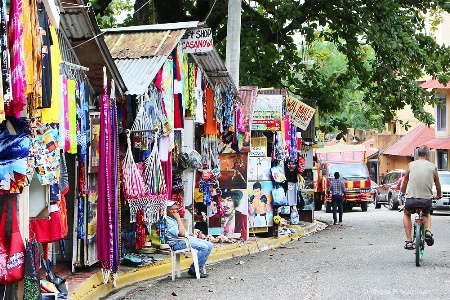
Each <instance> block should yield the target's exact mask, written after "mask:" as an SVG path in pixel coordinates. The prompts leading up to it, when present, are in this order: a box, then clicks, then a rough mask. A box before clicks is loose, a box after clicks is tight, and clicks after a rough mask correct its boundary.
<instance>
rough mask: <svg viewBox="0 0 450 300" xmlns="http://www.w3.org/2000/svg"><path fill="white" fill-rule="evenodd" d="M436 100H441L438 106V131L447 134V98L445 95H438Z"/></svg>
mask: <svg viewBox="0 0 450 300" xmlns="http://www.w3.org/2000/svg"><path fill="white" fill-rule="evenodd" d="M436 98H438V99H440V100H441V103H439V104H438V105H437V106H436V131H445V132H447V98H446V96H445V95H437V96H436Z"/></svg>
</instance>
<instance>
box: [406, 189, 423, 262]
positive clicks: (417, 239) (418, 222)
mask: <svg viewBox="0 0 450 300" xmlns="http://www.w3.org/2000/svg"><path fill="white" fill-rule="evenodd" d="M399 196H400V197H399V198H401V201H402V203H403V205H402V207H401V208H400V209H399V211H400V212H401V211H403V210H404V209H405V199H404V198H403V197H402V195H401V194H400V195H399ZM415 211H416V212H415V217H414V233H413V236H412V243H413V247H414V254H415V257H416V267H420V261H421V260H422V257H423V254H424V252H425V233H426V229H425V224H424V223H423V213H422V208H416V209H415Z"/></svg>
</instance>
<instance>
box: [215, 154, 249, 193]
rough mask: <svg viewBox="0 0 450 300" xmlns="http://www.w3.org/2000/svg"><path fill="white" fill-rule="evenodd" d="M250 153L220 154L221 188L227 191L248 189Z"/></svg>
mask: <svg viewBox="0 0 450 300" xmlns="http://www.w3.org/2000/svg"><path fill="white" fill-rule="evenodd" d="M247 156H248V153H228V154H220V155H219V159H220V176H219V178H218V180H219V183H220V187H221V188H227V189H245V188H246V187H247Z"/></svg>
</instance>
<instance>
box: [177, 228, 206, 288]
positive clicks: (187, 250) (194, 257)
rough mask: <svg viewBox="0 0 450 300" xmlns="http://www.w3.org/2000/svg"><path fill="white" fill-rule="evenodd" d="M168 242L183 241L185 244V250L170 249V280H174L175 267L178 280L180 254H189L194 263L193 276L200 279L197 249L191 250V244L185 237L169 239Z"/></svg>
mask: <svg viewBox="0 0 450 300" xmlns="http://www.w3.org/2000/svg"><path fill="white" fill-rule="evenodd" d="M169 241H184V242H185V243H186V248H183V249H180V250H172V248H170V258H171V259H172V280H175V267H176V274H177V277H178V278H180V277H181V274H180V268H181V266H180V265H181V254H188V253H191V255H192V260H193V261H194V268H195V275H196V276H197V279H200V270H199V266H198V255H197V253H198V251H197V249H194V248H192V246H191V242H190V241H189V239H188V238H186V237H178V238H169ZM202 271H203V272H204V273H205V272H206V269H205V266H203V270H202Z"/></svg>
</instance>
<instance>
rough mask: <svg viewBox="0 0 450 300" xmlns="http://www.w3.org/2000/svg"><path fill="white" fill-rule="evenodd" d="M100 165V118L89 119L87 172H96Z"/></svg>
mask: <svg viewBox="0 0 450 300" xmlns="http://www.w3.org/2000/svg"><path fill="white" fill-rule="evenodd" d="M99 165H100V119H99V118H92V119H91V143H90V146H89V165H88V168H89V169H88V172H89V173H97V172H98V166H99Z"/></svg>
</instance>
